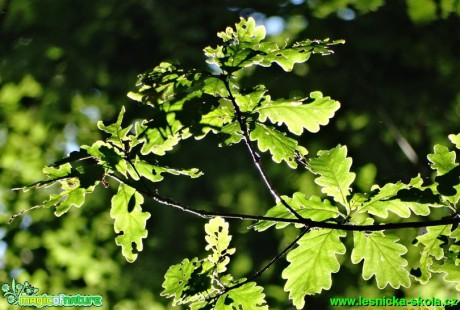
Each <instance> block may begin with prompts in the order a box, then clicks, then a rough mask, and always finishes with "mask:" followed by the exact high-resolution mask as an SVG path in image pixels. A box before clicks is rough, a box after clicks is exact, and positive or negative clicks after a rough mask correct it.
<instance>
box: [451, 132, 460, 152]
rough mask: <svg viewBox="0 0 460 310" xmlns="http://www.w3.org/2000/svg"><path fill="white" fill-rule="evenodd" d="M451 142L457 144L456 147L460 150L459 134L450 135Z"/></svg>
mask: <svg viewBox="0 0 460 310" xmlns="http://www.w3.org/2000/svg"><path fill="white" fill-rule="evenodd" d="M449 140H450V142H452V143H453V144H455V147H456V148H457V149H459V150H460V133H459V134H456V135H454V134H450V135H449Z"/></svg>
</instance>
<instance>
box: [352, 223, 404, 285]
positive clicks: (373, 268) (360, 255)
mask: <svg viewBox="0 0 460 310" xmlns="http://www.w3.org/2000/svg"><path fill="white" fill-rule="evenodd" d="M353 236H354V248H353V251H352V252H351V261H352V263H353V264H358V263H359V262H360V261H361V260H364V263H363V279H364V280H369V279H370V278H371V277H372V276H375V280H376V282H377V286H378V287H379V288H380V289H383V288H384V287H386V286H387V285H390V286H391V287H393V288H399V287H400V286H404V287H409V285H410V279H409V272H408V271H407V270H406V269H405V268H404V267H405V266H407V261H406V260H405V259H404V258H402V255H404V254H405V253H406V252H407V249H406V247H404V246H403V245H401V244H398V243H397V241H398V240H399V239H398V238H397V237H396V236H394V235H384V234H383V232H373V233H370V234H367V233H365V232H360V231H355V232H354V233H353Z"/></svg>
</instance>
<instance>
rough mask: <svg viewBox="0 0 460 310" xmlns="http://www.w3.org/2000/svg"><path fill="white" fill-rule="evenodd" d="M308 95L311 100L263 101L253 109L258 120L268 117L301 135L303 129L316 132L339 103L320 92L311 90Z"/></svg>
mask: <svg viewBox="0 0 460 310" xmlns="http://www.w3.org/2000/svg"><path fill="white" fill-rule="evenodd" d="M310 97H311V98H312V99H313V102H310V103H305V100H300V101H296V100H286V99H280V100H275V101H268V100H267V101H265V102H264V103H263V104H262V105H261V106H260V107H258V108H256V109H255V110H254V111H255V112H257V113H259V121H261V122H265V121H266V120H267V118H268V119H270V121H271V122H272V123H274V124H275V123H284V124H286V126H287V127H288V129H289V131H290V132H292V133H294V134H296V135H301V134H302V132H303V130H304V129H307V130H308V131H310V132H318V131H319V128H320V125H323V126H324V125H327V124H328V123H329V119H331V118H332V117H333V116H334V114H335V112H336V111H337V110H338V109H339V107H340V103H339V102H338V101H335V100H332V99H331V98H330V97H323V95H322V94H321V93H320V92H312V93H311V94H310Z"/></svg>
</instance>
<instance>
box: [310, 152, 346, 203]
mask: <svg viewBox="0 0 460 310" xmlns="http://www.w3.org/2000/svg"><path fill="white" fill-rule="evenodd" d="M351 163H352V159H351V158H349V157H347V147H346V146H337V147H335V148H333V149H332V150H329V151H319V152H318V156H317V157H316V158H313V159H311V161H310V169H311V171H312V172H313V173H315V174H318V175H319V176H318V177H317V178H316V179H315V182H316V184H318V185H320V186H322V189H321V191H322V192H323V193H325V194H327V195H328V196H330V197H332V198H333V199H334V200H335V201H336V202H338V203H340V204H342V205H343V206H345V207H348V208H349V206H348V200H347V196H348V195H350V192H351V189H350V186H351V184H352V183H353V181H354V180H355V174H354V173H353V172H350V168H351Z"/></svg>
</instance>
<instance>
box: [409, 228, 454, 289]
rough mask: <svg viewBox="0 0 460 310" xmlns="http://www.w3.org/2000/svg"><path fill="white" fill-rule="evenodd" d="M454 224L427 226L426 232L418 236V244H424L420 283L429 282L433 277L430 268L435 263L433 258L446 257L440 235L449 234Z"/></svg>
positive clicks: (421, 257)
mask: <svg viewBox="0 0 460 310" xmlns="http://www.w3.org/2000/svg"><path fill="white" fill-rule="evenodd" d="M451 227H452V225H444V226H433V227H427V228H426V233H425V234H423V235H421V236H418V237H417V238H416V239H417V244H415V246H417V245H422V246H423V249H422V252H421V256H420V271H421V276H420V277H417V278H416V279H417V280H418V281H420V283H423V284H424V283H427V282H428V280H429V279H430V278H431V273H430V271H429V270H430V268H431V265H432V264H433V258H435V259H437V260H440V259H442V258H443V257H444V251H443V249H442V248H441V246H442V241H441V240H440V239H439V236H449V235H450V229H451Z"/></svg>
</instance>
